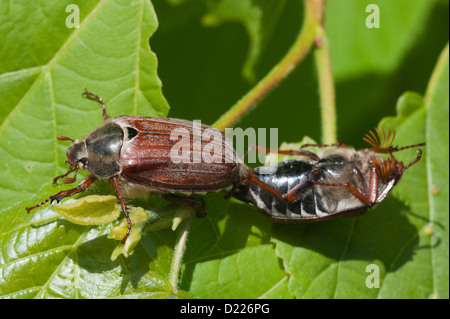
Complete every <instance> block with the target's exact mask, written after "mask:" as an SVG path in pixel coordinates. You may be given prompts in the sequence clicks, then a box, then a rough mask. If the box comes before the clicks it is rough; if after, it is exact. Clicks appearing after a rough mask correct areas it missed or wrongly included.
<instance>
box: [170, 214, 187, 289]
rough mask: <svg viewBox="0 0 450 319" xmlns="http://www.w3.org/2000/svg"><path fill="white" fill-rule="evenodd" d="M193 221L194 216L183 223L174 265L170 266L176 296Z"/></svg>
mask: <svg viewBox="0 0 450 319" xmlns="http://www.w3.org/2000/svg"><path fill="white" fill-rule="evenodd" d="M191 221H192V215H191V216H189V217H187V218H186V219H185V220H184V221H183V223H182V226H181V229H180V232H179V235H178V238H177V243H176V245H175V249H174V253H173V259H172V265H171V266H170V277H169V282H170V284H171V285H172V287H173V293H174V294H175V293H177V291H178V278H179V276H180V270H181V262H182V259H183V255H184V251H185V249H186V242H187V238H188V235H189V228H190V226H191Z"/></svg>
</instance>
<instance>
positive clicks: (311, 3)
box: [213, 0, 325, 130]
mask: <svg viewBox="0 0 450 319" xmlns="http://www.w3.org/2000/svg"><path fill="white" fill-rule="evenodd" d="M324 6H325V5H324V1H323V0H305V18H304V22H303V25H302V28H301V30H300V32H299V35H298V37H297V39H296V41H295V42H294V44H293V45H292V47H291V49H290V50H289V51H288V52H287V54H286V55H285V56H284V58H283V59H282V60H281V61H280V62H279V63H278V64H277V65H275V66H274V67H273V68H272V70H271V71H270V72H269V73H268V74H267V75H266V76H265V77H264V78H263V79H261V81H259V82H258V83H257V84H256V86H255V87H254V88H253V89H251V90H250V91H249V92H248V93H247V94H246V95H244V97H242V98H241V99H240V100H239V101H238V102H237V103H236V104H235V105H234V106H232V107H231V108H230V109H229V110H228V111H227V112H226V113H225V114H223V115H222V116H221V117H220V118H219V119H218V120H217V121H216V122H215V123H214V124H213V126H215V127H217V128H218V129H220V130H225V128H227V127H231V126H233V125H234V124H236V123H237V122H238V121H239V120H240V119H241V118H242V117H243V116H244V115H245V114H246V113H248V112H249V111H250V110H251V109H252V108H253V107H254V106H255V105H256V104H257V103H258V102H259V101H260V100H261V99H262V98H263V97H264V96H266V94H268V93H269V92H270V91H271V90H272V89H273V88H274V87H275V86H276V85H277V84H278V83H280V82H281V81H282V80H283V79H284V78H285V77H286V76H287V75H288V74H289V73H291V72H292V70H293V69H294V68H295V67H296V66H297V65H298V64H299V63H300V61H302V60H303V58H304V57H305V56H306V54H307V53H308V51H309V50H310V48H311V47H312V45H313V43H314V39H315V37H316V32H317V26H320V25H321V23H322V17H323V11H324Z"/></svg>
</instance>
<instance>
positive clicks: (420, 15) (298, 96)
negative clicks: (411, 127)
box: [150, 0, 449, 147]
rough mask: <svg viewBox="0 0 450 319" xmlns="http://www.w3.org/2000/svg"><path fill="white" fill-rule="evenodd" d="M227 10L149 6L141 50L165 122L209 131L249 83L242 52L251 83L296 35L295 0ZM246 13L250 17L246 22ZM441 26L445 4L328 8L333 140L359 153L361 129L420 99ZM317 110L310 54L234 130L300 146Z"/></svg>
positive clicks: (192, 4)
mask: <svg viewBox="0 0 450 319" xmlns="http://www.w3.org/2000/svg"><path fill="white" fill-rule="evenodd" d="M233 2H236V1H230V0H228V1H227V0H221V1H205V0H185V1H180V0H171V1H166V0H159V1H154V6H155V10H156V13H157V16H158V19H159V23H160V25H159V29H158V30H157V32H156V33H155V35H154V36H153V37H152V39H151V41H150V45H151V47H152V50H153V51H154V52H155V53H156V55H157V57H158V60H159V66H158V74H159V77H160V78H161V80H162V82H163V93H164V95H165V97H166V99H167V100H168V102H169V105H170V106H171V110H170V112H169V116H170V117H179V118H185V119H201V120H202V121H203V122H204V123H206V124H212V123H213V122H215V121H216V120H217V119H218V118H219V116H220V115H221V114H222V113H224V112H225V111H226V110H227V109H228V108H229V107H230V106H231V105H233V104H234V103H236V101H238V100H239V99H240V98H241V97H242V96H243V95H244V94H245V93H246V92H247V91H248V90H249V89H250V88H251V87H252V86H253V85H254V84H255V82H254V81H249V79H248V78H246V77H244V76H243V68H244V66H245V65H246V60H247V59H248V58H247V57H248V55H249V51H250V54H251V53H252V52H256V53H255V55H256V56H257V57H256V58H254V59H253V68H250V69H252V70H253V73H254V75H255V79H260V78H261V77H262V76H264V75H265V74H266V73H267V72H268V70H270V69H271V68H272V67H273V66H274V65H275V64H276V63H277V61H279V60H280V59H281V57H282V56H283V55H284V54H285V53H286V52H287V50H288V49H289V48H290V46H291V44H292V43H293V41H294V39H295V37H296V36H297V32H298V31H299V29H300V27H301V23H302V19H303V2H302V1H296V0H261V1H245V0H244V1H240V2H241V6H237V5H236V4H235V3H233ZM242 3H248V6H250V7H251V8H248V6H247V7H245V5H243V4H242ZM370 3H376V4H377V5H378V6H379V9H380V28H379V29H368V28H367V27H366V25H365V20H366V17H367V16H368V15H369V14H370V13H366V12H365V8H366V6H367V5H368V4H370ZM234 5H236V7H235V8H233V6H234ZM226 6H228V8H227V7H226ZM230 7H231V10H229V11H227V9H229V8H230ZM242 7H245V8H242ZM252 9H254V12H253V13H255V12H259V15H258V14H254V15H252V14H251V12H252ZM245 10H246V11H245ZM244 11H245V12H244ZM448 23H449V21H448V1H429V0H425V1H423V0H414V1H409V0H406V1H405V0H396V1H389V0H384V1H373V0H372V1H361V0H348V1H345V5H342V2H341V1H328V2H327V7H326V20H325V25H326V31H327V33H328V36H329V40H330V43H331V54H332V63H333V71H334V76H335V81H336V82H335V86H336V104H337V115H338V138H339V140H341V141H342V142H345V143H347V144H349V145H354V146H358V147H360V146H363V145H364V142H363V141H362V140H361V137H362V136H363V135H364V134H365V133H366V132H367V131H368V130H369V129H372V128H373V127H375V126H376V125H377V124H378V122H379V121H380V120H381V118H382V117H384V116H388V115H395V104H396V101H397V99H398V97H399V96H400V95H401V94H402V93H403V92H405V91H416V92H418V93H420V94H423V93H424V92H425V89H426V84H427V82H428V80H429V77H430V75H431V72H432V70H433V67H434V65H435V63H436V60H437V58H438V56H439V53H440V52H441V50H442V48H443V47H444V45H445V44H446V42H447V41H448ZM252 26H254V27H253V28H252ZM251 30H259V33H256V32H255V31H251ZM255 43H256V45H255ZM255 47H257V48H255ZM318 105H319V95H318V83H317V76H316V69H315V65H314V59H313V56H312V54H309V55H308V56H307V58H306V59H305V60H304V61H303V62H301V64H300V66H299V67H298V68H296V69H295V70H294V71H293V72H292V74H291V75H290V76H289V77H288V78H287V79H286V80H285V81H284V82H282V83H281V85H279V86H278V87H277V88H276V89H275V90H274V91H273V92H271V93H270V94H269V96H268V97H266V98H265V99H264V100H263V102H262V103H261V104H260V105H258V107H257V108H256V110H254V111H253V112H251V113H250V114H248V115H247V116H246V117H245V118H244V119H243V120H242V121H241V122H240V123H239V124H238V125H239V126H241V127H243V128H245V127H255V128H256V127H267V128H269V127H277V128H279V131H278V134H279V141H280V142H282V141H288V142H295V141H299V140H301V138H302V137H303V136H304V135H308V136H310V137H312V138H314V139H315V140H320V138H321V136H320V113H319V107H318Z"/></svg>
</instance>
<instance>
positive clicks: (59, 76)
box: [0, 0, 176, 298]
mask: <svg viewBox="0 0 450 319" xmlns="http://www.w3.org/2000/svg"><path fill="white" fill-rule="evenodd" d="M69 4H76V5H77V6H78V8H79V12H80V25H79V28H68V27H67V26H66V19H67V17H68V16H69V15H70V14H71V12H66V6H67V5H69ZM0 21H1V23H0V47H1V48H2V50H1V52H0V61H1V62H0V96H1V100H2V107H1V109H0V158H1V161H0V217H1V218H0V220H1V222H0V233H1V236H0V247H1V248H2V249H1V252H0V273H1V276H0V295H1V296H3V297H9V298H46V297H63V298H98V297H103V298H107V297H109V298H113V297H118V296H122V295H125V296H129V297H152V298H167V297H171V296H172V297H176V294H175V293H174V292H173V288H172V286H171V285H170V284H169V282H168V281H167V280H166V279H165V278H166V277H167V269H164V271H165V272H164V271H163V272H159V273H157V272H152V271H149V270H148V265H149V262H150V257H149V253H148V252H147V251H146V247H147V246H146V245H141V246H140V247H139V249H137V251H136V252H135V254H134V255H133V257H132V258H131V259H130V260H126V261H119V260H117V261H116V262H114V263H113V262H111V260H110V256H111V253H112V251H113V249H114V246H115V243H114V241H112V240H109V239H107V238H106V235H107V234H108V233H109V232H110V231H111V228H112V224H107V225H102V226H96V227H94V226H79V225H75V224H73V223H71V222H69V221H67V220H65V219H63V218H61V217H60V216H59V215H57V214H55V213H54V212H52V211H51V210H50V209H48V208H42V209H40V210H37V211H36V212H34V211H33V213H30V214H28V215H27V214H26V211H25V207H27V206H30V205H31V204H34V203H36V202H40V201H42V200H43V199H45V198H47V197H48V196H49V195H51V194H54V193H56V191H55V189H51V187H50V185H51V181H52V179H53V177H54V176H56V175H59V174H61V173H64V172H65V171H66V170H67V166H66V165H64V161H65V159H66V155H65V153H66V148H67V142H59V141H57V140H56V136H58V135H63V136H71V137H73V138H82V137H83V136H84V135H85V134H87V133H88V132H89V131H91V130H92V129H93V128H95V127H97V126H99V125H100V124H101V123H102V116H101V108H100V106H99V105H98V103H96V102H95V101H91V100H89V99H86V98H83V97H82V96H81V93H82V92H83V91H84V89H85V88H88V89H89V90H90V91H92V92H95V93H96V94H98V95H100V96H101V97H103V99H104V100H105V102H106V106H107V111H108V113H109V115H110V116H113V117H114V116H117V115H121V114H145V115H154V116H165V115H166V114H167V112H168V105H167V102H166V100H165V98H164V97H163V95H162V93H161V81H160V80H159V78H158V76H157V74H156V71H157V61H156V57H155V55H154V54H153V52H152V51H151V50H150V47H149V38H150V36H151V35H152V34H153V33H154V32H155V30H156V28H157V25H158V22H157V19H156V15H155V12H154V10H153V7H152V4H151V2H150V1H147V0H135V1H121V0H116V1H113V0H102V1H94V0H90V1H89V0H88V1H84V0H83V1H44V0H42V1H33V2H28V1H26V2H25V1H15V2H8V1H4V0H1V2H0ZM101 185H102V183H99V184H97V183H96V185H94V186H92V188H93V189H92V191H93V192H94V193H98V192H99V191H100V190H101V189H105V185H104V184H103V187H102V186H101ZM57 189H61V188H60V187H58V188H57ZM65 189H67V185H66V186H65ZM100 192H101V191H100ZM156 242H158V241H157V240H156ZM152 245H153V243H152ZM150 250H151V249H150ZM168 253H169V254H170V253H171V250H170V249H169V252H168ZM165 257H167V256H165ZM137 282H139V283H140V284H139V286H138V285H137Z"/></svg>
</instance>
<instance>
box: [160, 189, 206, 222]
mask: <svg viewBox="0 0 450 319" xmlns="http://www.w3.org/2000/svg"><path fill="white" fill-rule="evenodd" d="M162 197H163V198H164V199H165V200H167V201H169V202H172V203H174V204H176V205H186V206H190V207H192V208H193V209H194V210H195V214H196V215H197V217H199V218H203V217H205V216H206V212H205V201H204V200H203V198H201V197H195V198H194V197H186V196H177V195H176V194H163V195H162Z"/></svg>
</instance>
